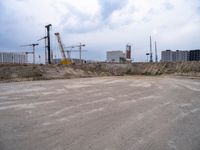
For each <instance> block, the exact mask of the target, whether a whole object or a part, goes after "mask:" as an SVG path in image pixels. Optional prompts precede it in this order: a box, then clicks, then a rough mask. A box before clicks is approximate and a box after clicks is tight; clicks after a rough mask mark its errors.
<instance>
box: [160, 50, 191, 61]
mask: <svg viewBox="0 0 200 150" xmlns="http://www.w3.org/2000/svg"><path fill="white" fill-rule="evenodd" d="M188 60H189V52H188V51H180V50H177V51H172V50H166V51H162V53H161V61H162V62H179V61H188Z"/></svg>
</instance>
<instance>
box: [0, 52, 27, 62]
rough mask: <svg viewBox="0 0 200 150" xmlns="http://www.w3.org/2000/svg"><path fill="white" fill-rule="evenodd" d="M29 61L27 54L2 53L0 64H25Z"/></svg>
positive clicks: (0, 53) (0, 54)
mask: <svg viewBox="0 0 200 150" xmlns="http://www.w3.org/2000/svg"><path fill="white" fill-rule="evenodd" d="M27 60H28V57H27V55H26V54H25V53H17V52H0V64H25V63H27Z"/></svg>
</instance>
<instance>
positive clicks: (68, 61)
mask: <svg viewBox="0 0 200 150" xmlns="http://www.w3.org/2000/svg"><path fill="white" fill-rule="evenodd" d="M55 36H56V37H57V41H58V46H59V49H60V52H61V55H62V60H61V64H63V65H69V64H71V63H72V62H71V60H70V57H69V56H68V59H67V58H66V55H65V51H64V46H63V43H62V41H61V37H60V33H58V32H57V33H55Z"/></svg>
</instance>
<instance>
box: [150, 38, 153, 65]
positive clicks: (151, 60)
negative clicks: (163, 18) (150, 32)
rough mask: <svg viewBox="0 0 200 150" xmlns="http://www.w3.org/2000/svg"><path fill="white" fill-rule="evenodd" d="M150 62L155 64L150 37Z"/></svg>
mask: <svg viewBox="0 0 200 150" xmlns="http://www.w3.org/2000/svg"><path fill="white" fill-rule="evenodd" d="M150 62H153V54H152V42H151V36H150Z"/></svg>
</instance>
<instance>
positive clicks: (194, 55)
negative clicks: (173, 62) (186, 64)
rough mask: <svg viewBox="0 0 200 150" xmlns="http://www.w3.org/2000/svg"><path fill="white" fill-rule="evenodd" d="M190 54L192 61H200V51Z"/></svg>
mask: <svg viewBox="0 0 200 150" xmlns="http://www.w3.org/2000/svg"><path fill="white" fill-rule="evenodd" d="M189 53H190V55H189V60H190V61H200V50H191V51H190V52H189Z"/></svg>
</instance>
